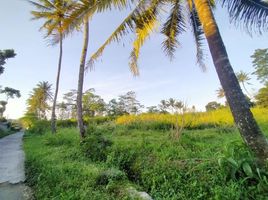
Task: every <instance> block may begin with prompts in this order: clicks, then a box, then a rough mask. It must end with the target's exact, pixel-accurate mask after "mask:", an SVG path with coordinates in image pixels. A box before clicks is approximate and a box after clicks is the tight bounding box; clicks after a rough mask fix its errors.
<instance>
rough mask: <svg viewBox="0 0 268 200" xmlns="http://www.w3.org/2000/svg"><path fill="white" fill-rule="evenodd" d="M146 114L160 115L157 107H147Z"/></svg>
mask: <svg viewBox="0 0 268 200" xmlns="http://www.w3.org/2000/svg"><path fill="white" fill-rule="evenodd" d="M147 113H160V110H158V108H157V106H149V107H147Z"/></svg>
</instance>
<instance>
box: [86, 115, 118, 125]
mask: <svg viewBox="0 0 268 200" xmlns="http://www.w3.org/2000/svg"><path fill="white" fill-rule="evenodd" d="M113 120H114V117H109V116H96V117H91V118H85V119H84V121H85V123H86V124H88V125H90V124H104V123H106V122H110V121H113Z"/></svg>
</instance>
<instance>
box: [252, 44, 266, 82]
mask: <svg viewBox="0 0 268 200" xmlns="http://www.w3.org/2000/svg"><path fill="white" fill-rule="evenodd" d="M251 58H252V59H253V61H252V64H253V67H254V68H255V71H254V72H253V74H255V75H256V76H257V79H258V80H260V81H261V82H262V83H266V82H268V48H266V49H256V50H255V52H254V54H253V55H252V56H251Z"/></svg>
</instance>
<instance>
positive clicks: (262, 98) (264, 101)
mask: <svg viewBox="0 0 268 200" xmlns="http://www.w3.org/2000/svg"><path fill="white" fill-rule="evenodd" d="M255 99H256V101H257V105H259V106H262V107H265V108H268V83H266V85H265V87H263V88H261V89H260V90H259V92H258V94H257V95H256V96H255Z"/></svg>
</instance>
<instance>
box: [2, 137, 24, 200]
mask: <svg viewBox="0 0 268 200" xmlns="http://www.w3.org/2000/svg"><path fill="white" fill-rule="evenodd" d="M22 137H23V132H18V133H15V134H12V135H9V136H6V137H4V138H2V139H0V200H2V199H3V200H25V199H27V198H26V197H25V191H26V190H27V187H25V186H24V184H23V182H24V181H25V173H24V152H23V150H22Z"/></svg>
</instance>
